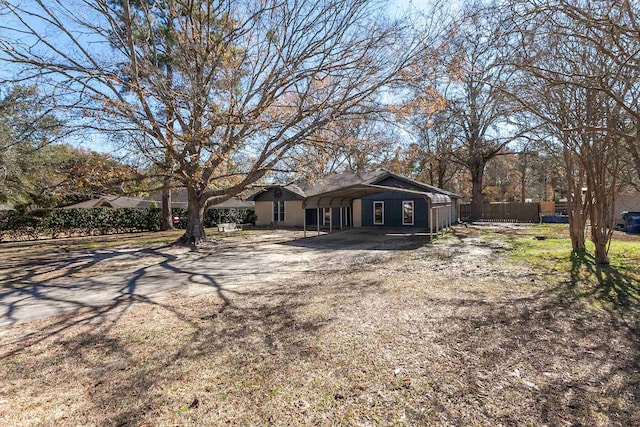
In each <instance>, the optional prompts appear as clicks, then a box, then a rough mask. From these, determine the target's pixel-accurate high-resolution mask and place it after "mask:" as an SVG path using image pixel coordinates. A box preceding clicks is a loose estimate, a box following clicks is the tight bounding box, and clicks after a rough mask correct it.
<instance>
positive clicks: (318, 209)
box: [316, 208, 320, 236]
mask: <svg viewBox="0 0 640 427" xmlns="http://www.w3.org/2000/svg"><path fill="white" fill-rule="evenodd" d="M317 212H318V215H317V219H318V228H316V230H318V236H319V235H320V208H317Z"/></svg>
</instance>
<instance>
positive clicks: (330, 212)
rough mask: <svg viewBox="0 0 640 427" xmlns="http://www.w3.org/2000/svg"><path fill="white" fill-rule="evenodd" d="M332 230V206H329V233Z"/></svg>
mask: <svg viewBox="0 0 640 427" xmlns="http://www.w3.org/2000/svg"><path fill="white" fill-rule="evenodd" d="M329 203H331V202H329ZM332 231H333V208H329V234H331V232H332Z"/></svg>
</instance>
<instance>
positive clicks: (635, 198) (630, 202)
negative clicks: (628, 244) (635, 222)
mask: <svg viewBox="0 0 640 427" xmlns="http://www.w3.org/2000/svg"><path fill="white" fill-rule="evenodd" d="M622 212H640V191H636V190H635V189H630V188H629V189H626V190H625V191H622V192H621V193H620V194H618V195H617V196H616V202H615V207H614V212H613V216H614V220H615V224H624V220H623V219H622Z"/></svg>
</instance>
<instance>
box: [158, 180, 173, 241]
mask: <svg viewBox="0 0 640 427" xmlns="http://www.w3.org/2000/svg"><path fill="white" fill-rule="evenodd" d="M160 230H162V231H167V230H173V215H172V214H171V178H170V177H168V176H165V177H164V180H163V182H162V223H161V224H160Z"/></svg>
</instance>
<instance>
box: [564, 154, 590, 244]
mask: <svg viewBox="0 0 640 427" xmlns="http://www.w3.org/2000/svg"><path fill="white" fill-rule="evenodd" d="M563 157H564V165H565V171H566V174H567V216H568V217H569V236H570V237H571V247H572V250H573V252H585V251H586V250H587V248H586V246H585V237H584V227H585V224H586V221H585V212H584V209H583V202H582V171H581V170H578V171H576V169H575V167H576V165H575V159H574V158H573V153H572V152H571V151H570V150H569V149H568V148H567V144H566V143H565V146H564V149H563ZM576 173H577V174H578V180H577V182H576V176H575V174H576Z"/></svg>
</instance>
